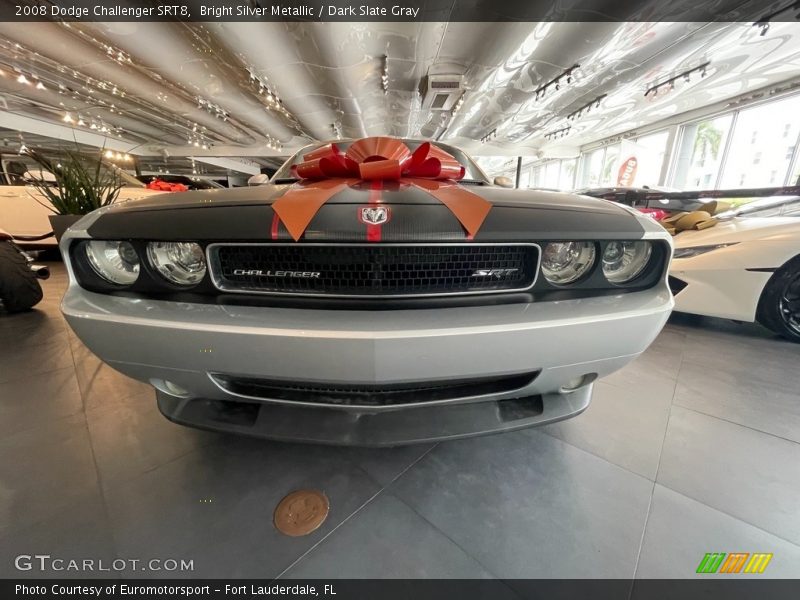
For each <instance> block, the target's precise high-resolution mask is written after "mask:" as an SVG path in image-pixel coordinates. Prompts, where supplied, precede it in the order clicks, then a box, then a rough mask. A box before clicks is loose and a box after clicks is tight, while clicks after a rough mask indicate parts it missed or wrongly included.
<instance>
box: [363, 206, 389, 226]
mask: <svg viewBox="0 0 800 600" xmlns="http://www.w3.org/2000/svg"><path fill="white" fill-rule="evenodd" d="M358 216H359V219H360V220H361V222H362V223H364V224H366V225H383V224H384V223H386V221H388V220H389V207H388V206H362V207H361V208H360V209H359V210H358Z"/></svg>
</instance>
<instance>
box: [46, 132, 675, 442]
mask: <svg viewBox="0 0 800 600" xmlns="http://www.w3.org/2000/svg"><path fill="white" fill-rule="evenodd" d="M61 250H62V253H63V255H64V256H65V258H66V261H67V265H68V269H69V277H70V284H69V288H68V290H67V292H66V295H65V297H64V300H63V304H62V310H63V312H64V314H65V316H66V318H67V320H68V321H69V324H70V325H71V326H72V328H73V329H74V330H75V332H76V333H77V335H78V336H79V337H80V339H81V340H82V341H83V342H84V343H85V344H86V345H87V346H88V347H89V348H90V349H91V350H92V351H93V352H94V353H95V354H97V355H98V356H99V357H100V358H102V359H103V360H104V361H106V362H107V363H108V364H109V365H111V366H112V367H114V368H115V369H117V370H119V371H121V372H123V373H125V374H126V375H129V376H131V377H134V378H136V379H139V380H141V381H145V382H149V383H151V384H152V385H153V386H154V387H155V388H156V396H157V400H158V406H159V408H160V410H161V411H162V413H163V414H164V415H165V416H166V417H167V418H169V419H171V420H172V421H175V422H177V423H181V424H184V425H191V426H196V427H202V428H208V429H218V430H227V431H234V432H239V433H245V434H250V435H258V436H263V437H268V438H273V439H284V440H298V441H308V442H320V443H335V444H355V445H373V446H378V445H396V444H405V443H413V442H423V441H430V440H441V439H449V438H457V437H463V436H467V435H476V434H482V433H490V432H497V431H504V430H512V429H518V428H522V427H528V426H532V425H540V424H544V423H550V422H553V421H558V420H560V419H565V418H567V417H570V416H573V415H576V414H578V413H580V412H581V411H583V410H584V409H585V408H586V407H587V406H588V404H589V400H590V397H591V390H592V384H593V382H594V381H595V380H596V379H597V378H598V377H602V376H604V375H607V374H609V373H611V372H613V371H615V370H617V369H619V368H621V367H622V366H623V365H625V364H626V363H628V362H629V361H631V360H632V359H634V358H635V357H636V356H638V355H639V354H640V353H641V352H642V351H644V350H645V349H646V348H647V346H648V345H649V344H650V343H651V342H652V341H653V339H654V338H655V337H656V335H657V334H658V333H659V331H660V330H661V328H662V326H663V325H664V322H665V321H666V319H667V317H668V316H669V313H670V311H671V309H672V296H671V295H670V292H669V289H668V287H667V283H666V273H667V268H668V264H669V260H670V256H671V253H672V247H671V240H670V236H669V235H668V234H667V232H666V231H665V230H664V229H662V228H661V226H659V225H658V224H657V223H655V222H653V220H652V219H648V218H647V217H642V216H639V215H637V214H636V213H635V212H634V211H632V210H631V209H628V208H626V207H622V206H619V205H616V204H613V203H611V202H606V201H604V200H596V199H591V198H584V197H579V196H574V195H570V194H561V193H545V192H537V191H533V190H508V189H502V188H499V187H495V186H493V185H490V184H489V182H488V181H487V180H486V179H485V176H484V175H483V174H482V173H481V171H480V169H479V168H478V167H477V166H476V165H475V164H474V162H472V160H471V159H470V158H469V157H467V156H466V155H464V154H463V153H462V152H460V151H459V150H457V149H455V148H451V147H448V146H444V145H442V144H438V143H436V144H430V143H427V142H420V141H415V140H398V139H394V138H365V139H362V140H358V141H352V142H347V141H345V142H339V143H337V144H320V145H318V146H316V147H312V148H310V149H306V150H304V151H302V152H300V153H299V154H298V155H296V156H295V157H293V158H292V159H290V160H289V161H287V163H286V164H285V165H284V166H283V167H282V168H281V169H280V170H279V171H278V172H277V173H276V175H275V176H274V177H273V179H272V181H271V182H270V184H268V185H263V186H258V187H250V188H241V189H236V190H204V191H198V192H185V193H183V194H180V195H164V196H161V197H154V198H152V199H141V200H135V201H130V202H124V203H121V204H118V205H114V206H110V207H107V208H104V209H100V210H98V211H96V212H94V213H92V214H90V215H88V216H87V217H85V218H84V219H82V220H81V221H79V222H78V223H77V224H76V225H74V226H73V227H72V228H71V230H69V231H68V232H67V234H66V235H65V236H64V238H63V240H62V242H61Z"/></svg>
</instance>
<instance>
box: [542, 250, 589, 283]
mask: <svg viewBox="0 0 800 600" xmlns="http://www.w3.org/2000/svg"><path fill="white" fill-rule="evenodd" d="M594 246H595V245H594V243H593V242H550V243H549V244H547V245H546V246H545V247H544V250H543V251H542V273H543V274H544V276H545V279H547V281H549V282H550V283H554V284H556V285H567V284H570V283H574V282H575V281H578V280H579V279H580V278H581V277H583V276H584V275H586V274H587V273H588V272H589V271H590V270H591V268H592V266H593V265H594V262H595V254H596V252H595V247H594Z"/></svg>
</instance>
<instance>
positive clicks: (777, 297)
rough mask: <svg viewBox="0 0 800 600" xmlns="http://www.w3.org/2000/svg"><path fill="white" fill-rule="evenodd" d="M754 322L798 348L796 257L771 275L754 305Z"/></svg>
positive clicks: (799, 260)
mask: <svg viewBox="0 0 800 600" xmlns="http://www.w3.org/2000/svg"><path fill="white" fill-rule="evenodd" d="M756 315H757V317H756V320H757V321H758V322H759V323H761V324H762V325H763V326H764V327H766V328H767V329H771V330H772V331H774V332H775V333H777V334H778V335H780V336H781V337H784V338H786V339H787V340H789V341H792V342H795V343H797V344H800V256H795V257H794V258H793V259H791V260H790V261H789V262H787V263H786V264H785V265H783V266H782V267H781V268H780V269H778V270H777V271H775V273H773V275H772V277H770V279H769V281H768V282H767V285H766V286H765V287H764V291H763V292H762V293H761V298H760V299H759V301H758V311H757V313H756Z"/></svg>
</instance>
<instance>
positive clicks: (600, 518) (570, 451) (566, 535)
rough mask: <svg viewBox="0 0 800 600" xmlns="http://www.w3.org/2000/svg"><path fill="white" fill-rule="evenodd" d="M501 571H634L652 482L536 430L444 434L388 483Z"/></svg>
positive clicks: (518, 574)
mask: <svg viewBox="0 0 800 600" xmlns="http://www.w3.org/2000/svg"><path fill="white" fill-rule="evenodd" d="M388 489H389V490H391V491H393V493H395V494H396V495H398V497H400V498H401V499H402V500H403V501H404V502H406V503H407V504H409V505H410V506H412V507H413V508H414V510H415V511H416V512H418V513H419V514H420V515H422V516H423V517H424V518H425V519H427V520H428V521H430V522H431V523H432V524H433V525H434V526H436V527H437V528H438V529H440V530H442V531H443V532H444V533H445V534H446V535H447V536H448V537H449V538H450V539H452V540H454V541H455V542H456V543H457V544H458V545H459V546H461V547H462V548H464V549H466V550H467V551H468V552H469V553H470V554H471V555H472V556H474V557H475V558H476V559H477V560H478V561H479V562H480V563H481V564H483V565H485V566H486V568H487V569H488V570H489V571H490V572H491V573H493V574H494V575H495V576H497V577H501V578H535V577H570V578H572V577H621V578H625V577H631V576H632V575H633V573H634V567H635V563H636V554H637V551H638V548H639V541H640V539H641V535H642V531H643V529H644V523H645V516H646V512H647V506H648V503H649V499H650V491H651V489H652V483H651V482H649V481H648V480H647V479H645V478H643V477H640V476H638V475H634V474H633V473H630V472H628V471H625V470H623V469H621V468H619V467H616V466H614V465H612V464H610V463H608V462H606V461H604V460H602V459H600V458H598V457H596V456H593V455H591V454H589V453H587V452H584V451H583V450H579V449H577V448H575V447H573V446H571V445H569V444H566V443H564V442H562V441H560V440H557V439H555V438H553V437H551V436H548V435H545V434H543V433H539V432H535V431H527V432H517V433H510V434H504V435H497V436H489V437H483V438H474V439H469V440H461V441H456V442H448V443H442V444H440V445H438V446H437V447H436V448H434V449H433V450H432V451H431V452H430V453H429V454H428V455H426V456H425V458H423V459H422V460H421V461H420V462H418V463H417V464H416V465H414V466H413V467H412V468H411V469H409V470H408V471H407V472H406V473H405V474H404V475H403V476H402V477H400V478H399V479H398V480H397V481H396V482H395V483H394V484H392V486H390V487H389V488H388Z"/></svg>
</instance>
